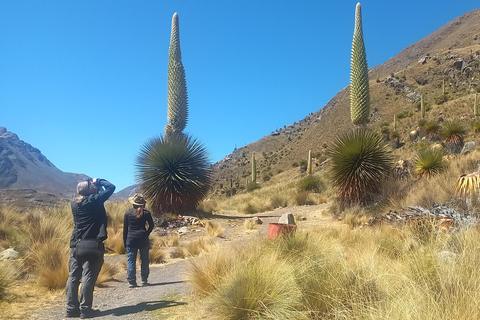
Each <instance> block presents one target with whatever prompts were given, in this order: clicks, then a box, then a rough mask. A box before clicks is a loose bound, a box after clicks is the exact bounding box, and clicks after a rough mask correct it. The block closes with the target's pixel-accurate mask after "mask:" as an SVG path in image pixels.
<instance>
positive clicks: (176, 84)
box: [165, 12, 188, 138]
mask: <svg viewBox="0 0 480 320" xmlns="http://www.w3.org/2000/svg"><path fill="white" fill-rule="evenodd" d="M187 118H188V96H187V82H186V80H185V69H184V68H183V64H182V53H181V51H180V31H179V25H178V14H177V13H176V12H175V13H174V14H173V17H172V32H171V36H170V48H169V50H168V93H167V121H168V122H169V124H167V125H166V126H165V136H166V138H168V137H169V136H171V135H175V134H177V135H178V134H180V135H181V134H183V133H182V131H183V130H184V129H185V126H186V125H187Z"/></svg>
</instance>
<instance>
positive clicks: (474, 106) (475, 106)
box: [473, 93, 478, 117]
mask: <svg viewBox="0 0 480 320" xmlns="http://www.w3.org/2000/svg"><path fill="white" fill-rule="evenodd" d="M473 116H474V117H478V106H477V94H476V93H475V100H473Z"/></svg>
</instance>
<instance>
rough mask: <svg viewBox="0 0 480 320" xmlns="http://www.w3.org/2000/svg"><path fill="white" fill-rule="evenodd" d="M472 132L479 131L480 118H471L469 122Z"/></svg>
mask: <svg viewBox="0 0 480 320" xmlns="http://www.w3.org/2000/svg"><path fill="white" fill-rule="evenodd" d="M470 126H471V128H472V130H473V132H476V133H478V132H480V120H473V121H472V123H471V124H470Z"/></svg>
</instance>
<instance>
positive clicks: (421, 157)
mask: <svg viewBox="0 0 480 320" xmlns="http://www.w3.org/2000/svg"><path fill="white" fill-rule="evenodd" d="M444 155H445V150H443V149H442V148H426V149H423V150H420V151H419V153H418V155H417V156H416V157H415V160H414V161H413V171H414V172H415V174H416V175H417V176H419V177H427V178H428V177H432V176H434V175H437V174H439V173H441V172H443V171H444V170H445V168H446V164H445V162H444V160H443V156H444Z"/></svg>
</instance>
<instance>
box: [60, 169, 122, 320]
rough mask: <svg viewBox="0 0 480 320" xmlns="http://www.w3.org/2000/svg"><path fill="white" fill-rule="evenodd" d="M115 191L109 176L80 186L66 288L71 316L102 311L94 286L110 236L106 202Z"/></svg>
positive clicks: (75, 205) (83, 317)
mask: <svg viewBox="0 0 480 320" xmlns="http://www.w3.org/2000/svg"><path fill="white" fill-rule="evenodd" d="M114 191H115V186H114V185H113V184H111V183H110V182H108V181H107V180H105V179H97V178H95V179H93V180H92V179H88V180H85V181H80V182H79V183H78V185H77V193H78V197H77V198H76V199H75V200H74V201H72V203H71V207H72V214H73V221H74V228H73V233H72V237H71V238H70V261H69V275H68V280H67V288H66V296H67V312H66V316H67V318H73V317H79V316H80V318H82V319H85V318H93V317H94V316H96V315H98V314H99V312H100V311H99V310H94V309H92V302H93V289H94V287H95V282H96V281H97V277H98V274H99V273H100V270H101V269H102V265H103V255H104V252H105V247H104V245H103V241H104V240H105V239H107V213H106V211H105V207H104V203H105V201H107V199H108V198H109V197H110V196H111V195H112V194H113V192H114ZM80 280H82V286H81V292H80V300H79V299H78V286H79V284H80Z"/></svg>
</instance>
